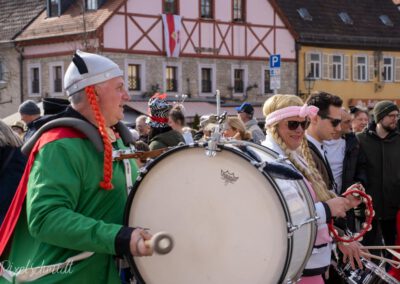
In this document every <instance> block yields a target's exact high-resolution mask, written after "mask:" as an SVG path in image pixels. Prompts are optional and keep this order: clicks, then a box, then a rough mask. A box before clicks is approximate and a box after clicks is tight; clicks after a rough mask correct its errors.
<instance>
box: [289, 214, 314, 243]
mask: <svg viewBox="0 0 400 284" xmlns="http://www.w3.org/2000/svg"><path fill="white" fill-rule="evenodd" d="M319 218H320V217H319V216H315V217H311V218H309V219H307V220H305V221H304V222H302V223H300V224H298V225H293V224H292V223H289V222H288V223H287V226H288V238H290V237H292V236H293V234H294V232H296V231H297V230H298V229H300V228H301V227H303V226H304V225H307V224H309V223H312V222H317V220H318V219H319Z"/></svg>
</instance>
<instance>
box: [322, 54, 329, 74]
mask: <svg viewBox="0 0 400 284" xmlns="http://www.w3.org/2000/svg"><path fill="white" fill-rule="evenodd" d="M322 79H326V80H329V54H326V53H323V54H322Z"/></svg>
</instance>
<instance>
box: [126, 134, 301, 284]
mask: <svg viewBox="0 0 400 284" xmlns="http://www.w3.org/2000/svg"><path fill="white" fill-rule="evenodd" d="M246 144H251V145H252V146H253V145H257V144H255V143H251V142H247V143H246ZM228 145H233V146H235V147H237V146H239V145H240V143H230V144H228ZM207 146H208V143H207V142H206V143H193V144H189V145H182V146H176V147H173V148H171V149H170V150H168V151H166V152H164V153H162V154H161V155H160V156H158V157H157V158H155V159H154V160H152V161H151V163H149V164H148V165H146V166H145V169H144V170H143V171H140V173H139V176H138V177H137V178H136V181H135V183H134V185H133V186H132V189H131V191H130V193H129V195H128V198H127V203H126V205H125V210H124V219H123V221H124V225H127V224H128V222H129V215H130V209H131V207H132V201H133V199H134V197H135V194H136V191H137V189H138V187H139V186H140V184H141V183H142V181H143V179H144V178H145V176H146V175H147V173H148V172H149V171H150V170H151V169H152V168H153V167H154V166H155V165H157V164H158V163H159V162H160V161H162V160H163V159H164V158H166V157H167V156H169V155H171V154H173V153H175V152H178V151H181V150H185V149H190V148H203V149H205V148H206V147H207ZM257 146H259V145H257ZM218 147H219V148H220V149H221V150H227V151H230V152H232V153H235V154H237V155H239V156H241V157H242V158H244V159H246V160H247V161H248V162H250V164H252V163H251V161H252V158H251V157H250V156H249V155H248V154H245V153H244V152H242V151H240V150H237V149H235V148H234V147H226V146H225V145H224V144H218ZM263 149H268V150H270V151H271V152H273V153H274V154H275V155H278V153H276V152H275V151H273V150H272V149H269V148H267V147H263ZM252 165H253V166H254V167H255V168H257V167H256V165H254V164H252ZM260 173H261V174H262V175H263V176H264V177H265V178H266V179H267V180H268V181H269V182H270V183H271V184H272V186H273V189H274V191H275V192H276V194H277V196H278V199H279V201H280V203H281V205H282V207H283V211H284V215H285V218H286V222H287V223H288V222H290V223H292V219H291V215H290V211H289V208H288V206H287V204H286V202H285V198H284V196H283V194H282V193H281V192H280V191H279V190H278V188H279V187H278V185H277V184H276V182H275V181H274V179H273V178H272V177H271V175H270V174H269V173H267V172H265V171H260ZM293 236H294V235H288V237H287V252H286V259H285V262H284V267H283V269H282V272H281V275H280V277H279V281H278V283H284V281H285V276H286V275H287V273H288V270H289V268H290V260H291V258H292V257H293ZM125 259H126V260H127V262H128V263H129V264H130V267H131V268H132V269H133V273H134V275H133V277H135V278H136V281H137V283H138V284H146V282H145V281H144V279H143V277H142V275H141V273H140V271H139V269H138V268H137V266H136V263H135V260H134V257H133V256H132V257H126V258H125ZM303 269H304V268H303ZM301 272H302V271H301ZM301 272H300V273H301Z"/></svg>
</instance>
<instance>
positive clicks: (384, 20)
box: [379, 15, 394, 27]
mask: <svg viewBox="0 0 400 284" xmlns="http://www.w3.org/2000/svg"><path fill="white" fill-rule="evenodd" d="M379 19H380V20H381V22H382V24H384V25H385V26H388V27H393V26H394V24H393V22H392V20H391V19H390V18H389V16H388V15H380V16H379Z"/></svg>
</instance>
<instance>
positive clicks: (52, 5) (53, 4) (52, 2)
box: [47, 0, 60, 18]
mask: <svg viewBox="0 0 400 284" xmlns="http://www.w3.org/2000/svg"><path fill="white" fill-rule="evenodd" d="M47 16H48V17H49V18H51V17H58V16H60V0H47Z"/></svg>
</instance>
